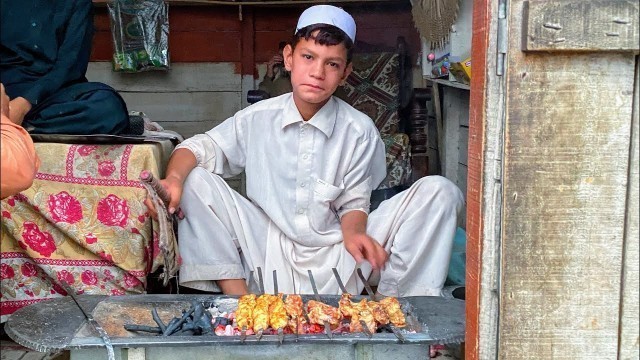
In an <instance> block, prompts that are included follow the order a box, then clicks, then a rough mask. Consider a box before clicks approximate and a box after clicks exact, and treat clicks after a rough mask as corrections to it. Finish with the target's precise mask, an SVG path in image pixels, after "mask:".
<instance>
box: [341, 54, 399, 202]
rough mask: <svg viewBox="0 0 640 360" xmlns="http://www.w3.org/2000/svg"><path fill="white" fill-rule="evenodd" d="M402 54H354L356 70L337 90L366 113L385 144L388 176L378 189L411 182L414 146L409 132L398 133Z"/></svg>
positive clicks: (344, 98)
mask: <svg viewBox="0 0 640 360" xmlns="http://www.w3.org/2000/svg"><path fill="white" fill-rule="evenodd" d="M399 58H400V55H398V54H397V53H392V52H377V53H363V54H354V56H353V61H352V63H353V71H352V72H351V74H350V75H349V77H348V78H347V80H346V83H345V85H344V86H342V88H341V89H339V90H338V91H337V92H336V96H338V97H340V98H341V99H343V100H344V101H346V102H347V103H349V104H351V106H353V107H355V108H356V109H358V110H360V111H362V112H363V113H365V114H367V115H368V116H369V117H370V118H371V119H372V120H373V121H374V122H375V124H376V127H377V128H378V130H379V131H380V135H381V136H382V140H383V141H384V143H385V148H386V156H387V177H386V178H385V179H384V181H383V182H382V184H381V185H380V186H379V187H378V189H389V188H392V187H394V186H398V185H406V184H409V182H410V179H411V159H410V158H411V154H410V150H411V146H410V144H409V137H408V136H407V135H406V134H402V133H398V122H399V121H400V117H399V115H398V108H399V103H400V101H399V97H400V95H399V92H400V80H399V76H398V67H399Z"/></svg>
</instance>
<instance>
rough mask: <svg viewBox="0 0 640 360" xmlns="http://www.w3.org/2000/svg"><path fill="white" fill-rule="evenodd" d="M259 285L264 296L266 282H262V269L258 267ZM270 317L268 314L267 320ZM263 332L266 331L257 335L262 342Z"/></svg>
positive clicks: (260, 331) (259, 331)
mask: <svg viewBox="0 0 640 360" xmlns="http://www.w3.org/2000/svg"><path fill="white" fill-rule="evenodd" d="M258 285H259V286H260V295H262V294H264V281H262V268H261V267H259V266H258ZM268 317H269V313H268V312H267V318H268ZM254 325H255V324H254ZM254 330H255V328H254ZM263 331H264V329H260V330H258V333H257V334H256V339H258V341H260V339H262V333H263Z"/></svg>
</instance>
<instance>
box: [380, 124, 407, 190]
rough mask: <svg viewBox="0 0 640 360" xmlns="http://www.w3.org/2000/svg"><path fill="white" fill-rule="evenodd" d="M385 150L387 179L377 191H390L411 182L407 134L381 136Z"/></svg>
mask: <svg viewBox="0 0 640 360" xmlns="http://www.w3.org/2000/svg"><path fill="white" fill-rule="evenodd" d="M382 141H383V142H384V147H385V149H386V160H387V177H386V178H384V180H383V181H382V184H380V186H378V189H390V188H392V187H395V186H399V185H407V184H409V183H410V182H411V151H410V150H411V146H410V145H409V136H407V134H402V133H399V134H394V135H382Z"/></svg>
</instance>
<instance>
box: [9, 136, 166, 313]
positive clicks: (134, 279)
mask: <svg viewBox="0 0 640 360" xmlns="http://www.w3.org/2000/svg"><path fill="white" fill-rule="evenodd" d="M159 146H160V145H157V144H140V145H69V144H52V143H37V144H36V151H37V153H38V156H40V159H41V160H42V164H41V167H40V172H38V174H37V175H36V180H35V181H34V184H33V186H32V187H31V188H29V189H28V190H26V191H24V192H22V193H20V194H17V195H15V196H11V197H9V198H7V199H5V200H3V201H2V202H0V208H1V211H2V241H1V244H0V245H1V247H0V260H1V262H0V280H1V289H0V290H1V297H0V300H1V308H0V314H1V319H0V321H2V322H4V321H6V320H7V319H8V316H9V315H11V314H12V313H13V312H15V311H16V310H18V309H20V308H21V307H23V306H26V305H29V304H33V303H36V302H38V301H42V300H46V299H50V298H54V297H59V296H64V295H65V294H66V292H65V291H64V289H63V287H62V286H60V284H61V283H66V284H67V285H68V286H69V287H70V288H72V289H74V291H76V292H77V293H79V294H99V295H124V294H140V293H143V292H144V290H145V286H146V275H147V274H148V273H149V272H151V271H155V269H157V267H158V266H159V265H160V264H161V263H162V258H161V256H160V251H159V249H158V243H157V236H155V233H154V225H153V222H152V220H151V219H150V218H149V214H148V212H147V209H146V206H145V205H144V203H143V201H144V199H145V197H146V192H145V190H144V188H142V186H141V185H140V184H139V182H138V180H137V179H138V176H139V174H140V172H141V171H142V170H145V169H146V170H149V171H151V172H152V173H153V174H154V175H155V176H158V169H159V162H160V161H159V159H157V158H158V157H159V156H158V154H159V151H158V149H157V148H156V147H159Z"/></svg>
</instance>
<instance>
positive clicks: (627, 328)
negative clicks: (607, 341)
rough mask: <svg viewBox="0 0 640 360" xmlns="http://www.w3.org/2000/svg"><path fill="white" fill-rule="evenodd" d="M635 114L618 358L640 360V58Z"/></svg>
mask: <svg viewBox="0 0 640 360" xmlns="http://www.w3.org/2000/svg"><path fill="white" fill-rule="evenodd" d="M634 93H635V94H634V96H633V115H632V117H631V119H632V124H631V147H630V148H631V149H630V154H629V164H631V168H630V170H629V185H628V189H629V190H628V194H627V219H626V229H625V236H624V253H623V259H624V264H623V269H622V271H623V272H622V301H621V302H620V348H619V350H618V351H619V353H618V359H620V360H635V359H639V358H640V324H639V323H638V321H639V320H638V319H640V305H639V301H640V299H638V294H639V293H640V229H639V226H638V221H639V219H640V214H639V213H638V211H639V210H640V203H639V201H640V175H639V170H638V167H639V165H638V164H640V146H639V142H640V139H639V138H638V137H639V136H640V131H639V124H638V123H639V122H640V59H638V57H636V76H635V89H634Z"/></svg>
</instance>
